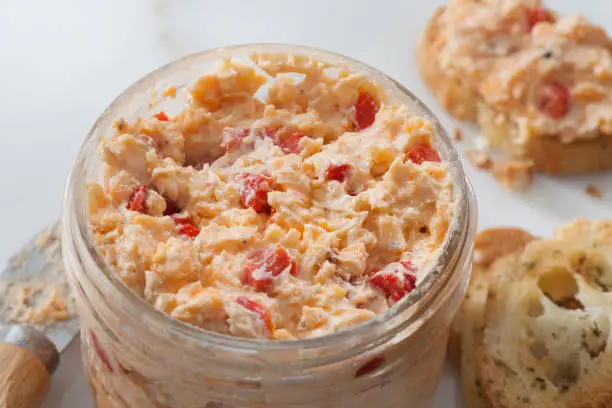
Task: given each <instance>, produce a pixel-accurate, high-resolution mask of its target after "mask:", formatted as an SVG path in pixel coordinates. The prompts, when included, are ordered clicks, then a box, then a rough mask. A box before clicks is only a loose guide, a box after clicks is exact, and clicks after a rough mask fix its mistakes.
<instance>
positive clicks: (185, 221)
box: [171, 214, 192, 225]
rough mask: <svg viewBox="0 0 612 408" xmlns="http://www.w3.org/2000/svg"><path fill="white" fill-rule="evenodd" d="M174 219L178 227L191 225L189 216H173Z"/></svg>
mask: <svg viewBox="0 0 612 408" xmlns="http://www.w3.org/2000/svg"><path fill="white" fill-rule="evenodd" d="M171 217H172V219H173V220H174V223H175V224H176V225H182V224H191V223H192V222H191V217H190V216H189V215H180V214H172V215H171Z"/></svg>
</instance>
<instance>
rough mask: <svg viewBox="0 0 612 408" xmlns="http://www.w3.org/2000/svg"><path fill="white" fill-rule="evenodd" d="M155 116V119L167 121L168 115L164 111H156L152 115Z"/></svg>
mask: <svg viewBox="0 0 612 408" xmlns="http://www.w3.org/2000/svg"><path fill="white" fill-rule="evenodd" d="M153 116H155V117H156V118H157V120H159V121H161V122H167V121H168V120H169V119H168V115H166V112H164V111H161V112H159V113H156V114H155V115H153Z"/></svg>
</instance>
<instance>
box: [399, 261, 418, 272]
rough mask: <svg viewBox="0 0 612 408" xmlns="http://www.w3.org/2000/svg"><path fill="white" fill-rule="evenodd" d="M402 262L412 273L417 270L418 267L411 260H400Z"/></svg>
mask: <svg viewBox="0 0 612 408" xmlns="http://www.w3.org/2000/svg"><path fill="white" fill-rule="evenodd" d="M400 264H401V265H402V266H403V267H404V268H406V269H407V270H408V272H410V273H415V272H416V267H415V266H414V265H413V264H412V262H410V261H400Z"/></svg>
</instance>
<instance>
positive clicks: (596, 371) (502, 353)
mask: <svg viewBox="0 0 612 408" xmlns="http://www.w3.org/2000/svg"><path fill="white" fill-rule="evenodd" d="M488 273H491V274H494V275H495V276H496V279H495V281H494V282H490V286H489V291H488V297H487V301H486V306H485V311H484V327H485V328H484V333H483V337H482V344H481V345H480V346H479V348H478V349H479V350H478V359H477V367H478V375H479V380H480V383H481V384H482V388H483V390H484V394H485V396H486V400H487V402H488V403H489V404H490V405H491V406H492V407H493V408H496V407H504V408H513V407H527V408H528V407H538V408H539V407H551V408H552V407H555V408H557V407H558V408H583V407H584V408H587V407H589V408H597V407H609V406H612V389H611V388H610V387H609V383H610V381H611V380H612V353H611V348H610V346H609V345H608V339H609V336H610V332H611V326H612V325H611V320H610V317H611V316H612V293H611V292H610V290H612V222H606V221H599V222H592V221H586V220H578V221H575V222H573V223H571V224H568V225H566V226H564V227H562V228H560V229H559V230H558V231H557V232H556V233H555V237H554V238H553V239H545V240H539V241H535V242H532V243H530V244H528V245H527V246H526V247H525V249H524V250H523V251H522V252H521V253H517V254H514V255H508V256H506V257H505V258H503V259H502V260H500V261H498V262H495V263H494V264H493V265H492V266H491V268H490V269H489V271H488Z"/></svg>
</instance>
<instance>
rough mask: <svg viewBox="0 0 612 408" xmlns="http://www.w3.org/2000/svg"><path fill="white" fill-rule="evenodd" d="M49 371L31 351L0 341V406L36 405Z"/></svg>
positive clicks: (20, 407)
mask: <svg viewBox="0 0 612 408" xmlns="http://www.w3.org/2000/svg"><path fill="white" fill-rule="evenodd" d="M50 382H51V375H50V374H49V371H48V370H47V368H46V367H45V365H44V364H43V363H42V361H40V359H39V358H38V357H36V356H35V355H34V354H33V353H31V352H30V351H28V350H26V349H24V348H21V347H19V346H16V345H14V344H9V343H0V408H39V407H40V406H41V405H42V403H43V401H44V399H45V396H46V395H47V392H48V391H49V384H50Z"/></svg>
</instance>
